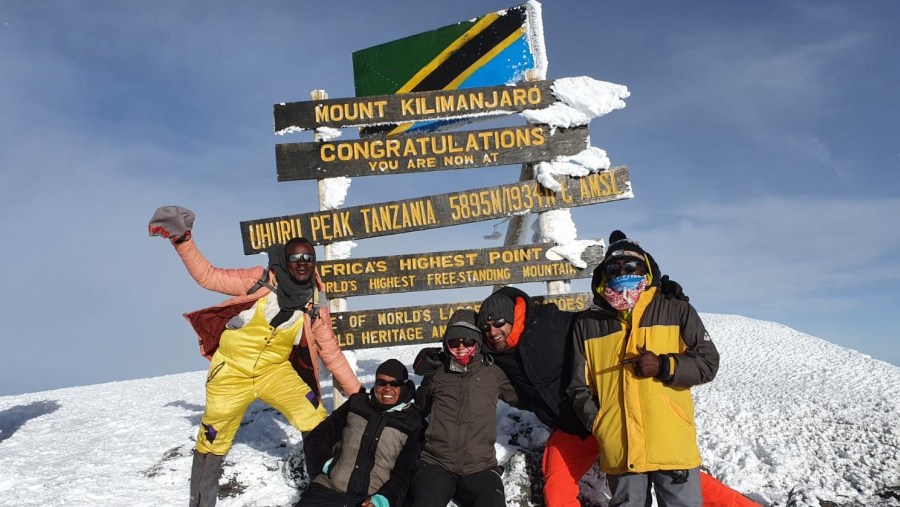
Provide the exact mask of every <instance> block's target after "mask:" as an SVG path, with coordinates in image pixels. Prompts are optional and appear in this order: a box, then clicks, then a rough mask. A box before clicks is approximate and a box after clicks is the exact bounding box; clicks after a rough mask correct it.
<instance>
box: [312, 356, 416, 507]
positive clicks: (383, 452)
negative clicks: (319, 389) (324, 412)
mask: <svg viewBox="0 0 900 507" xmlns="http://www.w3.org/2000/svg"><path fill="white" fill-rule="evenodd" d="M414 396H415V385H414V384H413V382H412V381H411V380H409V374H408V372H407V370H406V366H404V365H403V363H401V362H400V361H398V360H396V359H388V360H387V361H385V362H383V363H381V365H379V366H378V369H377V370H376V372H375V387H373V388H372V392H371V394H366V393H365V392H364V391H363V392H359V393H356V394H353V395H352V396H350V399H349V400H348V401H347V403H344V404H343V405H341V406H340V407H338V408H337V409H336V410H335V411H334V412H333V413H332V414H331V415H330V416H328V418H326V419H325V420H324V421H322V422H321V423H320V424H319V425H318V426H316V428H315V429H314V430H312V431H311V432H310V433H309V434H308V435H307V436H306V438H304V443H303V451H304V453H305V454H306V465H307V467H308V472H309V474H310V476H311V477H313V480H312V482H311V483H310V485H309V487H308V488H307V489H306V491H304V492H303V495H302V496H301V497H300V500H299V501H298V502H297V503H296V504H295V507H332V506H345V507H359V506H361V507H400V506H402V505H403V501H404V498H405V496H406V491H407V489H408V488H409V481H410V478H411V477H412V474H413V468H414V467H415V464H416V459H417V458H418V456H419V451H420V450H421V435H420V433H421V430H422V414H421V413H420V412H419V410H418V408H416V407H415V406H414V405H413V403H412V402H413V397H414Z"/></svg>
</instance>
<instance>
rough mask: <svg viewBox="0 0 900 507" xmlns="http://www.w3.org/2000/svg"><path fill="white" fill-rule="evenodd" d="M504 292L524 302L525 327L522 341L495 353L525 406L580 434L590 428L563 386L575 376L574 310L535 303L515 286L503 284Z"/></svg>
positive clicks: (553, 426)
mask: <svg viewBox="0 0 900 507" xmlns="http://www.w3.org/2000/svg"><path fill="white" fill-rule="evenodd" d="M497 293H499V294H503V295H505V296H507V297H508V298H510V299H511V300H512V301H513V302H516V300H517V299H518V298H521V299H523V300H524V301H525V303H526V310H525V318H526V319H527V320H526V322H525V329H524V330H523V331H522V335H521V336H520V337H519V341H518V344H517V345H516V346H515V347H511V348H509V349H507V350H504V351H502V352H491V356H492V357H493V358H494V362H495V363H496V364H497V366H499V367H500V368H501V369H502V370H503V372H504V373H506V376H507V377H509V381H510V382H511V383H512V385H513V386H514V387H515V389H516V392H517V393H518V395H519V398H520V400H521V405H522V408H523V409H525V410H530V411H532V412H534V413H535V415H537V417H538V419H540V420H541V422H543V423H544V424H546V425H547V426H549V427H550V429H561V430H563V431H565V432H566V433H570V434H573V435H578V436H580V437H582V438H584V437H587V436H588V435H590V432H589V431H588V430H587V429H586V427H585V426H584V425H582V423H581V420H580V419H579V417H578V416H577V415H576V414H575V411H574V410H573V407H572V403H571V401H570V400H569V398H568V396H567V395H566V392H565V388H566V385H567V383H568V380H569V378H571V353H572V350H571V340H570V334H571V329H572V322H573V321H574V320H575V316H576V315H577V314H576V313H573V312H566V311H563V310H560V309H559V308H558V307H557V306H556V305H555V304H553V303H550V304H546V305H538V304H535V303H534V302H533V301H532V299H531V298H530V297H529V296H528V294H526V293H524V292H522V291H521V290H519V289H517V288H515V287H503V288H501V289H499V290H497V291H496V292H495V294H497Z"/></svg>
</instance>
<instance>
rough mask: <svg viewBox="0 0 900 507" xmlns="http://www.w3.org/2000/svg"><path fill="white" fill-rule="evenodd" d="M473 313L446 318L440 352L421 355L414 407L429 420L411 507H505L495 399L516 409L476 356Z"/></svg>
mask: <svg viewBox="0 0 900 507" xmlns="http://www.w3.org/2000/svg"><path fill="white" fill-rule="evenodd" d="M475 318H476V317H475V312H474V311H473V310H468V309H464V310H457V311H455V312H453V315H451V316H450V320H449V322H448V324H447V330H446V332H445V333H444V341H443V347H442V348H440V349H439V348H436V347H429V348H425V349H422V351H421V352H419V356H418V357H417V358H416V361H415V363H414V365H413V368H414V369H415V372H416V374H418V375H422V376H423V377H424V378H423V379H422V385H421V386H420V387H419V390H418V392H417V393H416V405H418V406H419V407H421V409H422V412H423V413H424V414H425V415H426V416H428V428H427V429H426V430H425V445H424V448H423V449H422V456H421V459H420V461H419V464H418V466H417V468H416V473H415V475H414V476H413V480H412V484H411V486H410V492H409V498H410V502H409V505H412V506H413V507H445V506H446V505H447V502H449V501H450V499H451V498H452V499H453V500H454V501H455V503H456V504H457V505H461V506H463V507H504V506H505V505H506V495H505V493H504V489H503V481H502V480H501V474H502V468H501V467H500V466H499V465H498V463H497V452H496V450H494V444H495V443H496V441H497V399H498V398H499V399H502V400H503V401H505V402H507V403H509V404H511V405H514V404H516V403H517V402H518V397H517V396H516V391H515V389H513V387H512V385H511V384H510V383H509V380H507V378H506V375H504V374H503V370H501V369H500V368H497V366H495V365H494V364H492V363H491V360H490V356H487V355H484V354H483V353H482V350H481V345H482V343H481V332H480V331H479V330H478V327H477V326H476V325H475Z"/></svg>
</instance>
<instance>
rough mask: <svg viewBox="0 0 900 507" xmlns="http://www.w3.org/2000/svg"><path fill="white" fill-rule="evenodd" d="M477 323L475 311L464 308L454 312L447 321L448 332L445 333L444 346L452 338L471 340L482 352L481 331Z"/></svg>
mask: <svg viewBox="0 0 900 507" xmlns="http://www.w3.org/2000/svg"><path fill="white" fill-rule="evenodd" d="M475 323H476V317H475V310H470V309H468V308H463V309H459V310H456V311H455V312H453V315H451V316H450V320H449V321H447V330H446V331H444V346H445V347H446V345H447V340H450V339H451V338H462V339H466V338H471V339H473V340H475V344H476V345H477V346H478V350H481V330H479V329H478V326H477V325H476V324H475Z"/></svg>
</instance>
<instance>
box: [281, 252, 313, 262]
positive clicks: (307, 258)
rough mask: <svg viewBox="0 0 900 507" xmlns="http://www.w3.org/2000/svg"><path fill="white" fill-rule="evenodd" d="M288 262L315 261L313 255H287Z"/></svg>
mask: <svg viewBox="0 0 900 507" xmlns="http://www.w3.org/2000/svg"><path fill="white" fill-rule="evenodd" d="M287 260H288V262H300V261H303V262H313V261H315V260H316V254H314V253H295V254H291V255H288V258H287Z"/></svg>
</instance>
